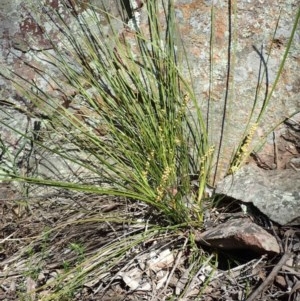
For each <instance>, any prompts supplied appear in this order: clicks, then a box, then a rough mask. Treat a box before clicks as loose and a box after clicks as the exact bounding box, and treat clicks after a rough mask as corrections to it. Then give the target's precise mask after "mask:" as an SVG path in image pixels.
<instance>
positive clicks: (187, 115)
mask: <svg viewBox="0 0 300 301" xmlns="http://www.w3.org/2000/svg"><path fill="white" fill-rule="evenodd" d="M234 3H235V2H234ZM74 5H75V4H74V2H72V1H62V7H61V8H63V9H55V8H51V7H48V6H47V7H44V6H42V12H43V14H40V13H39V11H38V10H34V11H33V15H34V18H35V19H36V22H37V23H38V24H42V23H43V22H45V20H47V22H49V24H51V26H52V31H51V32H47V31H46V32H44V36H45V38H47V40H48V42H49V43H50V45H51V49H52V50H51V51H46V50H45V51H37V52H35V53H34V60H36V61H38V62H39V66H37V65H36V64H35V63H33V62H30V61H25V60H23V63H24V64H26V65H27V66H28V67H30V68H32V69H33V70H34V71H35V72H36V74H37V76H38V79H39V80H37V81H31V80H29V79H28V78H26V77H25V76H22V75H20V74H18V73H17V72H14V71H12V70H7V71H5V72H3V73H2V75H3V76H5V77H6V78H9V79H10V80H11V81H12V82H13V83H14V85H15V87H16V89H17V90H18V91H19V93H20V94H21V95H23V97H25V98H27V99H28V100H30V102H31V104H32V105H33V107H34V110H35V111H34V112H30V111H27V112H26V114H27V115H28V116H31V117H32V118H33V117H36V116H39V117H40V118H41V119H42V123H41V128H39V129H38V130H37V131H36V132H35V133H34V134H30V133H24V132H22V131H21V130H17V129H15V128H14V127H13V126H11V125H9V124H7V123H5V122H3V121H1V123H2V124H5V126H6V127H7V128H9V129H11V130H13V131H14V132H15V133H17V134H18V135H20V137H23V138H24V139H25V140H26V141H27V142H28V141H29V142H30V143H31V145H34V146H35V149H37V150H43V152H44V153H43V156H51V158H56V159H57V160H58V162H59V163H57V164H58V165H59V166H58V165H57V164H56V166H55V164H54V166H53V165H51V164H49V162H48V163H47V168H48V172H47V173H43V172H37V173H35V174H34V176H32V175H30V174H28V173H27V174H26V173H25V174H22V173H20V172H19V171H18V169H17V168H16V164H13V168H10V167H9V166H5V167H2V176H3V177H5V179H6V180H9V181H19V182H21V183H22V182H25V183H28V184H34V185H42V186H44V187H54V188H60V189H67V190H75V191H78V192H80V193H93V194H99V195H103V196H107V199H109V197H117V198H120V199H126V200H129V199H130V200H131V201H133V203H134V202H136V203H138V204H146V205H148V206H149V208H151V209H153V210H154V212H155V213H156V214H159V216H160V217H161V218H160V221H159V222H158V220H157V219H156V220H149V221H147V220H145V216H143V218H141V216H140V215H139V220H137V219H135V218H133V217H131V216H130V211H129V212H125V213H122V214H121V213H119V214H117V215H113V214H111V213H109V214H104V215H102V216H101V217H95V216H93V217H92V218H91V219H78V220H77V221H75V222H74V220H73V221H66V222H65V223H64V224H61V225H60V226H58V227H56V228H53V229H51V230H50V232H52V233H54V232H55V231H57V230H58V229H59V228H61V227H66V226H67V225H68V226H69V225H73V224H84V223H86V224H89V223H91V222H98V223H116V224H120V225H122V224H128V225H130V226H131V227H132V228H131V231H129V232H128V233H126V234H124V235H123V236H122V237H118V238H116V239H114V240H112V241H110V242H108V243H106V244H104V245H103V246H101V247H100V248H99V250H97V251H95V252H94V253H93V254H86V253H85V254H84V255H85V256H82V258H81V260H80V262H78V265H77V266H76V267H74V268H71V267H70V266H69V265H68V270H67V271H65V273H64V276H63V277H58V279H56V281H54V282H52V283H51V285H48V284H46V285H45V286H44V288H46V287H48V288H49V287H50V288H51V290H52V292H55V293H54V294H52V295H51V296H50V295H48V296H46V297H45V298H44V299H45V300H51V299H59V300H61V298H62V297H63V296H65V295H67V294H68V292H70V291H72V292H73V291H74V290H75V289H76V287H78V286H80V285H81V284H82V282H83V280H84V279H87V278H88V277H102V276H103V275H104V274H105V273H107V272H109V271H110V270H113V269H116V267H118V266H119V265H120V262H122V261H124V260H125V259H126V260H127V261H128V260H131V261H134V260H135V259H137V257H138V255H135V254H133V255H131V256H129V255H128V253H129V252H132V250H136V249H137V248H138V246H141V245H146V244H147V243H149V242H150V241H153V240H155V239H157V237H162V238H163V240H166V241H167V242H166V243H163V244H162V245H161V244H159V246H163V247H166V246H167V245H168V241H170V237H171V238H172V239H173V240H172V239H171V241H172V242H174V241H176V243H177V245H176V247H174V249H176V248H177V249H178V250H181V251H182V249H180V248H183V247H184V248H187V247H188V248H190V252H191V256H190V258H193V259H194V260H193V261H194V263H193V269H191V271H190V274H189V277H190V279H193V277H196V276H195V275H197V273H198V272H199V270H200V268H201V266H202V265H203V264H204V262H206V261H205V260H206V259H205V256H204V252H203V251H201V250H200V249H199V248H198V247H197V246H196V244H195V243H194V242H193V233H192V232H193V231H190V230H191V229H193V228H194V227H201V225H202V222H203V212H204V205H205V203H204V202H205V200H206V198H207V197H208V195H207V194H206V192H205V191H206V188H207V185H210V184H211V185H214V184H215V181H216V179H217V178H218V172H219V166H220V165H221V164H223V163H224V162H221V161H222V158H221V153H222V150H223V146H224V143H223V142H224V139H225V130H226V128H225V125H226V122H225V121H226V118H227V113H228V104H227V101H228V103H229V99H227V96H226V101H225V104H224V115H223V120H222V127H221V132H220V137H221V138H220V141H219V143H218V144H217V145H216V149H217V151H216V153H215V147H214V144H213V139H211V137H209V133H210V129H209V127H210V124H209V122H208V121H209V120H210V114H211V112H210V111H209V110H208V112H203V111H202V109H201V107H200V106H199V101H198V99H197V98H196V96H195V92H194V90H193V87H192V86H191V84H190V79H187V78H185V77H184V76H183V74H184V73H183V72H182V70H181V66H182V62H181V58H182V56H181V54H182V53H183V59H185V57H186V55H184V47H183V45H182V44H181V40H180V37H179V35H178V34H177V30H176V21H175V15H174V3H173V1H172V0H169V1H146V2H145V6H146V9H145V12H146V14H147V18H148V27H147V28H145V27H143V26H140V25H139V24H138V22H137V20H136V21H135V20H134V19H132V20H131V21H132V22H131V25H132V27H133V28H132V29H130V30H129V29H127V30H123V31H122V32H121V33H120V31H118V30H117V29H116V24H119V25H120V24H122V22H121V21H120V20H118V19H116V18H115V17H114V16H113V15H111V14H110V13H108V10H106V9H105V5H104V9H100V8H99V7H94V6H92V5H90V6H88V7H86V8H85V10H84V13H79V12H78V9H79V8H78V7H75V6H74ZM159 7H160V8H163V10H164V20H163V22H162V21H161V20H160V18H161V16H160V14H159V11H160V10H159ZM62 11H63V12H64V13H62ZM233 15H234V16H236V6H235V5H234V6H233ZM299 15H300V13H299V12H298V15H297V20H296V21H295V23H294V27H293V30H292V33H291V37H290V40H289V43H288V46H287V48H286V51H285V54H284V57H283V59H282V62H281V65H280V68H279V71H278V75H277V78H276V81H275V84H273V87H272V90H271V92H270V93H267V94H266V96H265V100H264V101H263V106H262V107H261V108H260V111H259V114H258V116H254V111H255V107H256V105H257V98H255V101H254V104H253V110H252V112H250V113H249V122H248V124H247V125H246V127H245V131H244V133H243V135H242V137H241V140H240V144H239V146H238V147H237V148H233V149H232V157H231V159H230V160H229V162H228V161H227V162H226V173H234V172H235V171H236V170H237V169H238V168H239V167H240V166H241V164H242V163H243V162H244V160H245V158H247V157H248V156H249V155H250V153H251V147H252V146H251V141H252V139H253V136H254V134H255V130H256V127H257V126H258V124H259V122H260V120H261V117H262V116H263V113H264V111H265V109H266V108H267V106H268V103H269V101H270V98H271V96H272V93H273V91H274V89H275V86H276V84H277V82H278V79H279V77H280V74H281V73H282V69H283V66H284V63H285V60H286V58H287V55H288V52H289V49H290V47H291V42H292V40H293V36H294V34H295V31H296V26H297V23H298V20H299ZM213 16H214V7H212V35H211V56H213V46H214V27H213V24H214V17H213ZM101 18H105V20H106V22H107V24H109V30H110V35H109V38H108V36H107V33H106V32H103V27H102V23H101V22H102V19H101ZM234 22H235V19H234V20H233V24H234ZM123 25H124V26H125V28H126V27H127V26H128V25H127V24H125V23H124V24H123ZM41 26H42V25H41ZM232 28H235V27H234V26H232ZM234 30H236V29H234ZM234 30H233V32H231V35H230V39H234V38H233V37H235V33H234ZM53 32H55V35H53ZM231 37H232V38H231ZM232 43H233V40H230V41H229V44H230V45H231V44H232ZM228 59H229V61H230V62H228V66H229V67H228V72H227V80H228V83H227V85H226V89H227V90H228V91H229V90H230V88H231V85H232V84H233V82H232V81H233V80H234V79H233V77H232V76H231V75H232V70H231V69H230V68H231V67H230V66H232V64H233V63H232V61H234V49H232V48H231V47H229V49H228ZM231 63H232V64H231ZM233 65H234V64H233ZM47 66H48V67H47ZM211 68H212V69H213V64H212V65H211ZM232 68H233V67H232ZM262 69H264V71H262V73H263V72H266V70H267V69H266V66H262ZM210 80H211V84H212V85H211V89H213V80H214V79H213V77H211V79H210ZM262 85H263V80H262V79H259V81H258V86H257V87H258V88H257V89H258V90H260V89H262ZM258 94H259V93H257V95H258ZM257 97H258V96H257ZM204 116H206V118H204ZM1 143H2V144H3V145H4V142H3V141H2V140H1ZM2 150H3V151H4V153H3V154H4V155H5V156H7V155H9V150H8V149H7V148H5V147H4V146H3V147H2ZM63 166H65V167H64V168H63ZM50 169H52V170H54V172H53V173H51V175H50V174H49V170H50ZM66 174H68V176H67V177H66ZM70 174H71V176H70ZM102 200H103V199H102ZM83 206H84V204H83ZM90 210H91V211H92V208H91V209H90ZM152 213H153V212H152ZM182 229H189V230H188V231H187V232H186V233H181V232H180V231H181V230H182ZM176 233H181V235H178V234H176ZM166 236H167V237H168V239H165V238H166ZM174 237H177V238H174ZM178 237H179V238H178ZM186 237H187V239H188V243H187V242H186V240H185V239H186ZM183 241H185V243H182V242H183ZM73 246H75V245H73ZM178 246H179V247H178ZM82 248H83V249H84V246H82ZM145 249H146V248H145ZM78 252H79V251H78ZM133 253H134V252H133ZM178 254H179V253H178ZM78 255H80V256H81V255H82V254H81V253H80V254H79V253H78ZM213 260H214V258H212V257H209V260H208V261H207V262H206V264H207V265H210V264H211V265H212V263H210V262H213ZM190 264H192V263H190ZM62 265H63V264H62ZM74 274H75V275H76V276H74ZM71 275H72V276H71ZM103 277H104V276H103ZM66 279H67V280H66ZM42 289H43V288H42Z"/></svg>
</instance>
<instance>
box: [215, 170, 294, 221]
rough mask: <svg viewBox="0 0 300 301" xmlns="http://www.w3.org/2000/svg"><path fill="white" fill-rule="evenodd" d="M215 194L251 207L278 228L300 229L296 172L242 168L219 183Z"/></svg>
mask: <svg viewBox="0 0 300 301" xmlns="http://www.w3.org/2000/svg"><path fill="white" fill-rule="evenodd" d="M216 193H217V194H222V195H226V196H229V197H232V198H234V199H236V200H239V201H241V202H243V203H252V204H253V205H254V206H255V207H256V208H257V209H259V211H261V212H262V213H264V214H265V215H266V216H267V217H269V218H270V219H271V220H272V221H274V222H276V223H278V224H280V225H300V172H297V171H295V170H293V169H285V170H262V169H259V168H258V167H255V166H250V165H247V166H244V167H242V168H241V169H240V170H238V171H237V172H236V173H235V174H234V175H229V176H227V177H225V178H224V179H223V180H222V181H220V182H219V183H218V185H217V188H216Z"/></svg>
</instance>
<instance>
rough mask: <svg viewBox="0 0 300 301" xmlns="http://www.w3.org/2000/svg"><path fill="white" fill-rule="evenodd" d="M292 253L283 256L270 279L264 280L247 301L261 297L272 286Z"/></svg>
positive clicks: (269, 276)
mask: <svg viewBox="0 0 300 301" xmlns="http://www.w3.org/2000/svg"><path fill="white" fill-rule="evenodd" d="M290 256H291V253H289V252H286V253H284V254H283V256H282V257H281V259H280V260H279V262H278V263H277V264H276V266H275V267H274V268H273V270H272V272H271V273H270V274H269V275H268V277H267V278H266V279H265V280H264V282H263V283H262V284H261V285H260V286H259V287H258V288H257V289H256V290H255V291H254V292H253V293H252V294H251V295H250V297H249V298H247V299H246V301H254V300H255V299H256V298H257V297H258V296H259V295H261V294H262V293H263V291H264V290H265V289H266V288H267V287H268V286H269V285H270V283H271V282H272V281H273V280H274V278H275V277H276V275H277V274H278V272H279V271H280V269H281V268H282V266H283V265H284V264H285V263H286V261H287V260H288V259H289V258H290Z"/></svg>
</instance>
